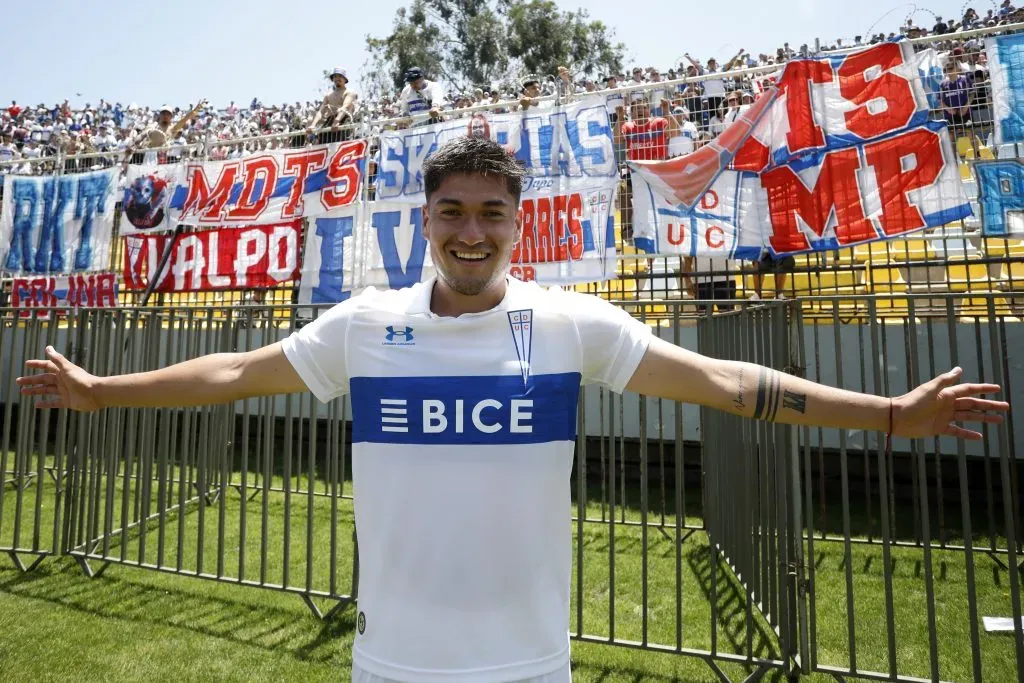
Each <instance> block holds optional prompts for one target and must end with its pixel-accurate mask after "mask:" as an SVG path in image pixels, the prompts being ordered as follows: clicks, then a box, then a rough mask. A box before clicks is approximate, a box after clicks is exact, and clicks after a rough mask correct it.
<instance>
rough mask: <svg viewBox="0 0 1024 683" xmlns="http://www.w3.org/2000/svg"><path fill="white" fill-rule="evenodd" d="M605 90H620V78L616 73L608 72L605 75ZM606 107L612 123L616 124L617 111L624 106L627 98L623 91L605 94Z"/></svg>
mask: <svg viewBox="0 0 1024 683" xmlns="http://www.w3.org/2000/svg"><path fill="white" fill-rule="evenodd" d="M604 87H605V90H618V88H619V79H618V77H616V76H615V74H608V75H607V76H605V77H604ZM604 103H605V107H606V108H607V109H608V116H609V118H610V119H611V124H612V125H613V126H614V125H615V122H616V120H617V116H618V114H617V112H618V111H619V109H621V108H622V107H623V104H624V103H625V100H624V99H623V97H622V94H621V93H618V92H611V93H608V94H607V95H605V98H604Z"/></svg>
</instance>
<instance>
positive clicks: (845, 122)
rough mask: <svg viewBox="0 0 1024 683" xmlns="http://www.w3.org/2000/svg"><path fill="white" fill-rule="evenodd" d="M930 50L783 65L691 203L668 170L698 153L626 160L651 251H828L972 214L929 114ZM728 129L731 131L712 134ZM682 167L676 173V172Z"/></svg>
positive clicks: (746, 254)
mask: <svg viewBox="0 0 1024 683" xmlns="http://www.w3.org/2000/svg"><path fill="white" fill-rule="evenodd" d="M935 62H936V57H935V54H934V52H933V51H931V50H926V51H924V52H923V53H919V54H917V55H915V54H914V52H913V50H912V48H911V46H910V44H909V43H907V42H888V43H881V44H879V45H875V46H872V47H870V48H867V49H864V50H860V51H857V52H853V53H850V54H848V55H845V56H842V57H829V58H821V59H804V60H796V61H792V62H789V63H788V64H787V65H786V67H785V70H784V71H783V74H782V78H781V79H780V80H779V84H778V87H779V97H778V98H777V99H776V100H775V102H774V103H772V105H771V106H770V107H769V108H767V110H766V111H765V112H764V113H763V115H762V116H761V118H760V119H759V121H758V122H757V123H756V124H755V126H754V130H753V133H752V134H751V136H750V137H749V138H748V139H747V140H746V142H744V143H743V144H742V146H741V147H740V148H739V151H738V152H737V153H736V156H735V158H734V159H733V160H732V163H731V165H730V167H729V169H728V170H723V171H722V173H721V175H719V176H718V178H717V179H715V180H714V182H713V183H712V184H711V186H710V189H709V190H708V192H707V193H706V194H705V195H704V196H703V197H702V198H701V199H700V201H699V202H698V203H697V205H696V206H694V207H693V208H692V209H691V208H688V206H687V204H685V203H683V202H681V201H680V197H681V196H683V195H684V194H685V190H686V187H685V184H684V186H681V187H679V188H677V187H676V185H680V181H679V180H678V179H677V178H676V177H675V176H679V175H680V168H682V169H683V170H684V171H685V170H686V168H687V164H688V163H689V164H691V165H692V166H693V167H694V168H700V167H702V166H703V165H705V164H702V163H701V162H702V161H704V160H703V159H702V158H701V154H702V152H703V149H702V150H697V151H696V152H694V153H693V154H691V155H689V156H688V157H683V158H682V159H674V160H671V161H669V162H639V163H637V162H631V164H630V165H631V167H632V168H633V171H634V173H633V193H634V194H633V198H634V214H633V219H634V235H635V236H636V244H637V246H638V247H640V248H641V249H644V250H645V251H648V252H658V253H672V254H680V253H681V254H688V255H701V256H704V255H707V256H724V257H731V258H741V259H753V258H757V257H758V256H759V255H760V254H761V253H762V252H763V251H766V250H767V251H771V252H773V253H775V254H787V253H800V252H806V251H816V250H831V249H837V248H840V247H846V246H852V245H855V244H860V243H863V242H870V241H874V240H879V239H887V238H891V237H894V236H897V235H903V234H906V233H909V232H912V231H915V230H919V229H922V228H929V227H936V226H939V225H943V224H945V223H949V222H951V221H955V220H959V219H962V218H964V217H966V216H969V215H971V208H970V204H969V203H968V200H967V197H966V195H965V193H964V190H963V186H962V183H961V181H960V176H959V171H958V168H957V163H958V160H957V157H956V154H955V151H954V150H953V147H952V143H951V142H950V140H949V135H948V133H947V132H946V126H945V124H944V123H942V122H938V121H930V120H929V96H930V95H931V93H930V92H929V88H930V87H931V86H932V84H933V83H934V65H935ZM731 134H732V129H731V128H730V129H729V130H727V131H726V132H725V133H723V134H722V136H721V137H727V136H730V135H731ZM684 175H685V174H684Z"/></svg>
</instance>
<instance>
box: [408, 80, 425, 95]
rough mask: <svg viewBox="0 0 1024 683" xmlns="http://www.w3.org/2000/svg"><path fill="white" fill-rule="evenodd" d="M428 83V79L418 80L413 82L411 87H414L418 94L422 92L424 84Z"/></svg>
mask: <svg viewBox="0 0 1024 683" xmlns="http://www.w3.org/2000/svg"><path fill="white" fill-rule="evenodd" d="M426 81H427V79H425V78H417V79H416V80H415V81H413V82H412V83H410V84H409V85H411V86H412V89H413V90H415V91H416V92H419V91H420V90H423V85H424V83H426Z"/></svg>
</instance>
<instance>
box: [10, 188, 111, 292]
mask: <svg viewBox="0 0 1024 683" xmlns="http://www.w3.org/2000/svg"><path fill="white" fill-rule="evenodd" d="M117 174H118V170H117V169H106V170H103V171H94V172H92V173H77V174H71V175H61V176H16V175H9V176H6V177H5V178H4V198H3V208H2V210H0V271H6V272H8V273H14V274H39V275H46V274H51V273H53V274H57V273H69V272H74V271H98V270H106V269H109V268H110V243H111V234H112V233H113V230H114V204H115V202H116V201H117V199H116V197H115V195H114V192H115V189H116V187H117Z"/></svg>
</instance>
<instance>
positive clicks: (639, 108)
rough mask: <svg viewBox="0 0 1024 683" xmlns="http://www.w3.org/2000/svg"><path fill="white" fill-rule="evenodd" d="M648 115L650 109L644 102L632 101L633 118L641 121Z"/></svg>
mask: <svg viewBox="0 0 1024 683" xmlns="http://www.w3.org/2000/svg"><path fill="white" fill-rule="evenodd" d="M649 115H650V110H649V109H648V108H647V103H646V102H634V103H633V120H634V121H643V120H644V119H646V118H647V117H648V116H649Z"/></svg>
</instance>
